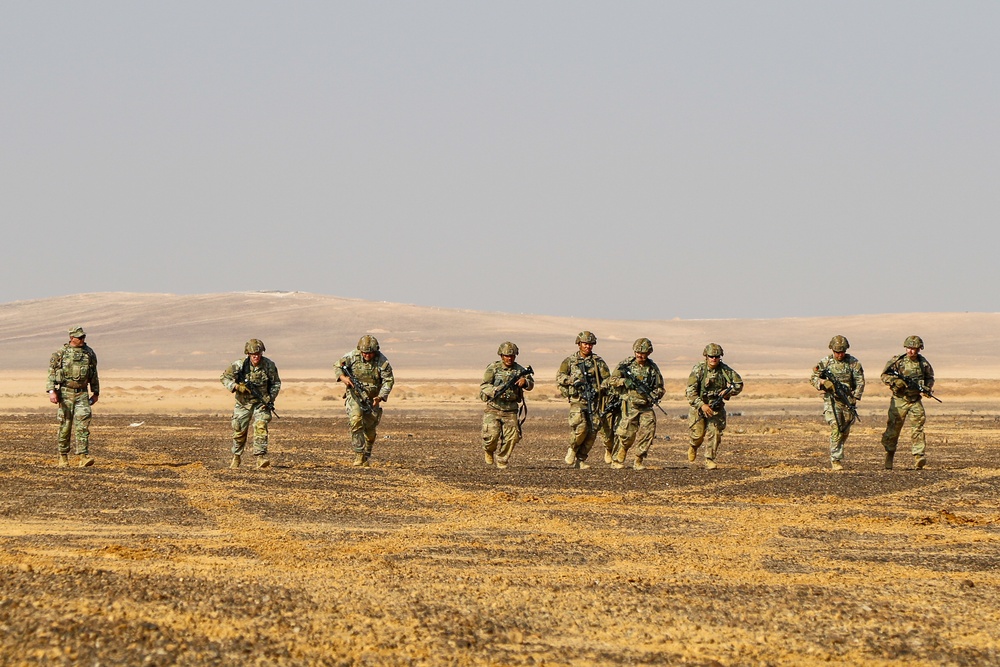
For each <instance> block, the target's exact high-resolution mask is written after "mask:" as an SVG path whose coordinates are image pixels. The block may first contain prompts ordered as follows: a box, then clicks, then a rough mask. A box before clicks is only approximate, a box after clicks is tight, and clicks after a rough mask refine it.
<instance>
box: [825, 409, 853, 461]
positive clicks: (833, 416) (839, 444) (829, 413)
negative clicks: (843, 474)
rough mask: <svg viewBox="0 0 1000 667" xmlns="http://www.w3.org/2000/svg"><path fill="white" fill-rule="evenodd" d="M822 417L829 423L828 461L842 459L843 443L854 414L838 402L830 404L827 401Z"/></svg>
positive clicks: (848, 434)
mask: <svg viewBox="0 0 1000 667" xmlns="http://www.w3.org/2000/svg"><path fill="white" fill-rule="evenodd" d="M834 410H836V412H834ZM823 418H824V419H826V423H827V424H829V425H830V461H843V460H844V444H845V443H846V442H847V438H848V436H850V435H851V425H852V424H854V415H852V414H851V412H850V410H848V409H847V408H845V407H844V406H843V405H841V404H840V403H834V404H833V405H831V403H830V401H827V402H826V405H825V406H824V409H823ZM838 420H839V421H838Z"/></svg>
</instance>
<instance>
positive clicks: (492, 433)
mask: <svg viewBox="0 0 1000 667" xmlns="http://www.w3.org/2000/svg"><path fill="white" fill-rule="evenodd" d="M520 441H521V425H520V424H518V423H517V410H513V411H510V412H505V411H503V410H497V409H495V408H489V407H488V408H486V412H484V413H483V449H484V450H485V451H487V452H489V453H490V454H495V455H496V462H497V463H500V464H504V463H507V462H508V461H509V460H510V455H511V454H512V453H513V452H514V445H516V444H517V443H518V442H520Z"/></svg>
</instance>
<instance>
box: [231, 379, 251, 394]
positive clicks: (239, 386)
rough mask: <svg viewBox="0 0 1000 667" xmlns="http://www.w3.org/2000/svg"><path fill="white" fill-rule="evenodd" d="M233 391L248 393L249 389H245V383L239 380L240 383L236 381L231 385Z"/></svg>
mask: <svg viewBox="0 0 1000 667" xmlns="http://www.w3.org/2000/svg"><path fill="white" fill-rule="evenodd" d="M233 393H234V394H249V393H250V390H249V389H247V386H246V385H245V384H243V383H242V382H240V383H237V384H236V385H235V386H234V387H233Z"/></svg>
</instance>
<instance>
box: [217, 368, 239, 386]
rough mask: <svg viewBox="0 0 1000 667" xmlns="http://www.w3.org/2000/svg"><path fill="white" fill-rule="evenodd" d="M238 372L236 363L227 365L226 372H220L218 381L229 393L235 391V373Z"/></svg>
mask: <svg viewBox="0 0 1000 667" xmlns="http://www.w3.org/2000/svg"><path fill="white" fill-rule="evenodd" d="M238 370H239V365H238V364H237V363H236V362H233V363H231V364H229V366H227V367H226V370H224V371H222V375H221V376H220V377H219V381H220V382H221V383H222V386H223V387H225V388H226V389H228V390H229V391H235V390H236V372H237V371H238Z"/></svg>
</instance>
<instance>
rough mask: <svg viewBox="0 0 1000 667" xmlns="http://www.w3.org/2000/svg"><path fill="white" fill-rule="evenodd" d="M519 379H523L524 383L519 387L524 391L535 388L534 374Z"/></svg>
mask: <svg viewBox="0 0 1000 667" xmlns="http://www.w3.org/2000/svg"><path fill="white" fill-rule="evenodd" d="M521 379H522V380H524V384H523V385H522V386H521V389H523V390H524V391H531V390H532V389H534V388H535V378H534V376H532V375H525V376H523V377H522V378H521Z"/></svg>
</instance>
